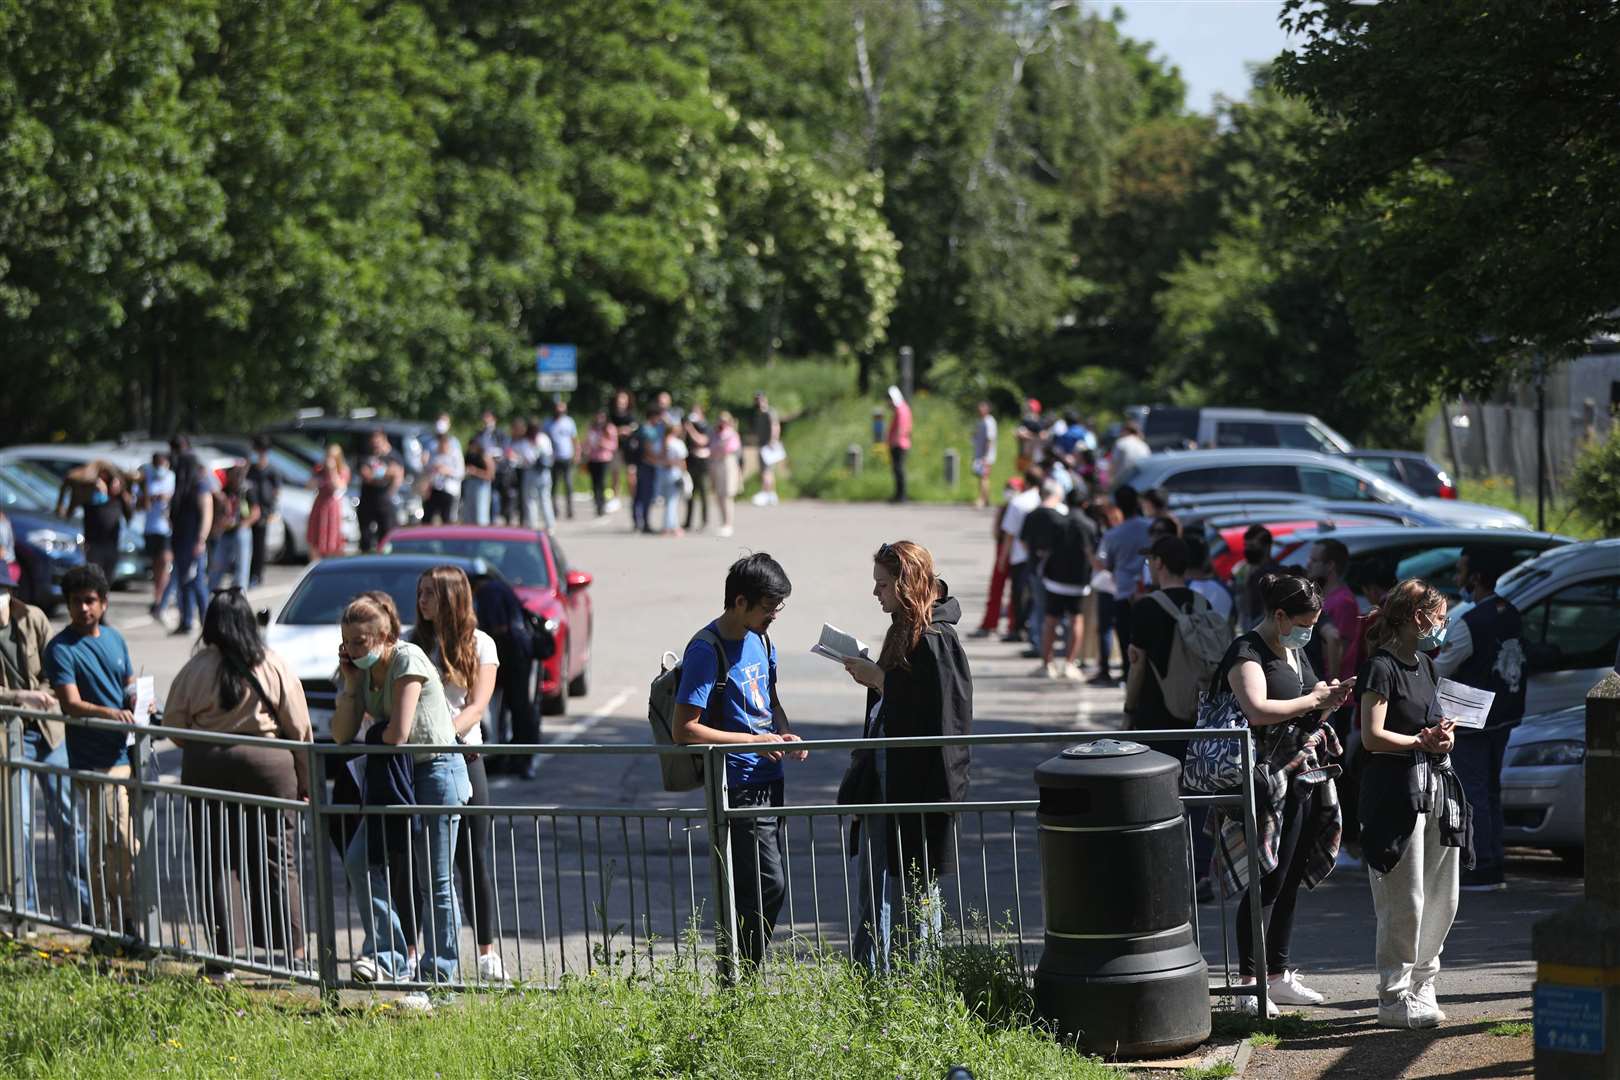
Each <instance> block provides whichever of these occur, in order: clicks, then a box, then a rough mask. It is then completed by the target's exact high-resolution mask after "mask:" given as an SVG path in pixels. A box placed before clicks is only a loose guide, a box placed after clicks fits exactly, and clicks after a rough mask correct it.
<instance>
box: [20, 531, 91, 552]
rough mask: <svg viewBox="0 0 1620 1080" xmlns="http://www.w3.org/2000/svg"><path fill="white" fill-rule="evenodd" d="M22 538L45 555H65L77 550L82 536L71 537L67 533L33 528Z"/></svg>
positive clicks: (82, 540)
mask: <svg viewBox="0 0 1620 1080" xmlns="http://www.w3.org/2000/svg"><path fill="white" fill-rule="evenodd" d="M23 539H25V540H27V541H28V542H29V543H30V544H33V545H34V546H35V547H37V548H39V549H40V550H41V551H43V552H44V553H45V554H47V555H66V554H67V553H68V552H70V551H77V550H78V547H79V545H80V544H81V543H83V542H84V538H83V537H71V536H69V535H68V534H67V533H59V532H53V531H51V530H50V529H35V530H33V531H32V532H30V533H27V534H25V535H24V537H23Z"/></svg>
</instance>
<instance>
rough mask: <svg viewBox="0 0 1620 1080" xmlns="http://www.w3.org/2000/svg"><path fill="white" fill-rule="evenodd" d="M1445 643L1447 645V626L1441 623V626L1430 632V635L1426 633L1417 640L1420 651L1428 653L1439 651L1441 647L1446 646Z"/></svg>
mask: <svg viewBox="0 0 1620 1080" xmlns="http://www.w3.org/2000/svg"><path fill="white" fill-rule="evenodd" d="M1445 643H1446V624H1445V623H1441V624H1440V625H1439V626H1437V627H1435V628H1434V629H1433V630H1430V631H1429V632H1428V633H1426V634H1424V635H1422V636H1421V637H1419V638H1418V640H1417V647H1418V649H1419V650H1421V651H1423V652H1428V651H1429V650H1430V649H1438V648H1439V647H1440V646H1442V645H1444V644H1445Z"/></svg>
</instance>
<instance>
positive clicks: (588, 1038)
mask: <svg viewBox="0 0 1620 1080" xmlns="http://www.w3.org/2000/svg"><path fill="white" fill-rule="evenodd" d="M0 975H3V978H0V1030H3V1035H0V1071H3V1072H4V1073H5V1074H6V1075H8V1076H20V1077H41V1078H43V1077H64V1078H66V1077H73V1078H76V1080H80V1078H82V1080H96V1078H108V1080H113V1078H118V1080H122V1078H124V1077H130V1076H157V1075H168V1074H178V1075H187V1076H238V1077H244V1078H259V1077H264V1078H270V1077H297V1078H299V1080H323V1078H333V1080H350V1078H353V1080H363V1078H367V1077H379V1078H389V1080H392V1078H395V1077H398V1076H401V1075H410V1076H442V1077H445V1078H460V1077H540V1076H544V1077H573V1078H580V1080H586V1078H593V1080H594V1078H603V1080H607V1078H614V1080H617V1078H630V1077H645V1076H682V1077H687V1076H689V1077H705V1078H715V1080H719V1078H729V1077H738V1076H750V1077H754V1076H757V1077H762V1078H800V1077H802V1078H806V1080H809V1078H820V1077H825V1076H827V1075H828V1062H829V1061H836V1062H837V1063H838V1064H837V1067H836V1068H835V1069H834V1070H833V1071H834V1072H835V1073H836V1074H837V1075H840V1076H862V1077H865V1076H900V1077H908V1078H918V1080H922V1078H933V1077H939V1076H942V1075H944V1073H945V1071H946V1069H947V1068H948V1067H949V1066H951V1065H954V1064H962V1065H966V1066H967V1067H968V1068H970V1069H971V1070H972V1071H973V1072H974V1074H975V1075H977V1076H1016V1077H1020V1078H1029V1080H1038V1078H1048V1077H1049V1078H1053V1080H1056V1078H1058V1077H1063V1078H1066V1080H1104V1078H1106V1077H1109V1076H1112V1075H1114V1074H1113V1071H1112V1070H1110V1069H1107V1068H1106V1067H1104V1066H1103V1065H1101V1064H1100V1063H1099V1062H1097V1061H1096V1060H1095V1059H1091V1058H1085V1057H1081V1056H1080V1055H1078V1054H1076V1053H1074V1052H1073V1051H1072V1050H1067V1049H1064V1048H1063V1047H1061V1046H1059V1045H1058V1044H1057V1043H1056V1042H1054V1041H1053V1040H1052V1039H1051V1038H1050V1037H1049V1036H1047V1035H1045V1034H1043V1033H1041V1032H1039V1031H1036V1030H1032V1029H1030V1028H1028V1027H1024V1026H997V1025H992V1024H986V1023H985V1022H984V1021H983V1020H982V1019H981V1018H980V1017H979V1016H977V1015H976V1014H975V1013H974V1012H973V1011H972V1010H970V1009H969V1008H968V1007H967V1006H966V1005H965V1004H964V1003H963V1001H962V999H961V998H960V997H958V996H957V995H956V994H955V993H953V992H952V991H951V990H949V989H948V988H947V987H945V986H943V985H942V984H941V983H940V981H939V980H938V979H937V978H935V977H932V976H930V975H928V974H926V973H924V972H922V971H914V972H910V973H906V974H902V975H900V976H896V977H892V978H890V979H887V980H885V981H884V983H883V984H882V986H881V987H873V986H871V985H870V984H869V981H868V979H867V977H866V976H864V975H863V974H861V973H859V972H858V971H856V970H855V969H853V968H851V967H849V966H848V965H845V964H841V963H838V962H837V961H836V960H828V961H827V962H825V963H821V964H791V965H782V966H781V968H780V970H776V969H774V968H773V970H772V971H771V973H770V975H769V976H768V977H767V978H763V979H755V980H750V981H747V982H744V983H743V984H741V985H739V986H738V987H737V988H735V989H734V990H730V991H721V990H718V989H717V988H716V987H714V986H713V984H712V982H711V981H710V980H708V979H706V978H703V977H700V976H698V975H695V974H693V973H691V972H690V970H686V971H676V970H668V971H662V972H660V973H659V975H658V977H657V978H656V980H653V981H644V980H627V979H622V978H619V979H616V978H612V977H608V976H604V975H600V974H598V975H594V976H587V977H584V978H568V979H565V980H564V982H563V984H562V986H561V987H560V988H559V989H557V990H554V991H544V990H542V991H533V990H517V991H514V992H511V993H507V994H499V995H468V996H466V997H464V998H463V999H462V1000H460V1001H458V1002H453V1003H452V1002H441V1004H440V1005H439V1007H438V1008H436V1009H435V1010H434V1011H433V1012H432V1013H431V1014H429V1015H425V1016H423V1015H411V1014H403V1013H401V1012H400V1011H398V1010H397V1009H394V1008H392V1007H390V1006H388V1005H386V1004H383V1005H376V1004H373V1005H371V1006H368V1007H365V1008H363V1009H361V1008H352V1009H345V1010H341V1011H323V1010H320V1009H317V1008H314V1007H310V1006H306V1005H303V1004H299V1003H297V1002H295V1001H289V1000H287V999H285V998H283V999H272V998H269V997H267V996H263V995H256V994H252V993H249V992H247V991H243V990H220V989H216V988H213V987H210V986H208V985H207V984H204V983H200V982H199V981H198V980H196V979H195V978H189V977H188V978H175V977H160V978H155V979H140V980H127V981H126V980H125V979H120V978H116V977H113V976H110V975H105V974H96V973H94V972H93V970H92V969H91V968H89V967H88V966H83V965H80V964H78V963H73V962H64V963H58V964H49V963H44V962H41V961H39V960H38V959H23V958H22V956H21V955H20V950H18V949H17V948H16V947H15V946H10V947H8V954H7V955H6V957H5V958H4V959H0ZM402 1064H403V1066H404V1068H403V1072H402Z"/></svg>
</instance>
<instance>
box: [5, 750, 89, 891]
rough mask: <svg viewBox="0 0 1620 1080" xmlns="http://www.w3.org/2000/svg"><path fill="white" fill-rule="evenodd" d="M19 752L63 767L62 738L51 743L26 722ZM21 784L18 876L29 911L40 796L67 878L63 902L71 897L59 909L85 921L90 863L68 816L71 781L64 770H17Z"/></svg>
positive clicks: (65, 760)
mask: <svg viewBox="0 0 1620 1080" xmlns="http://www.w3.org/2000/svg"><path fill="white" fill-rule="evenodd" d="M23 758H24V759H25V760H27V761H35V762H38V763H40V764H41V765H55V766H57V767H58V768H63V769H65V768H67V764H68V756H67V743H66V742H65V741H64V742H61V743H58V744H57V745H56V748H55V749H52V748H51V744H50V743H48V742H46V741H45V735H44V734H43V733H42V732H41V731H39V730H38V728H36V727H34V726H33V725H31V724H25V725H24V727H23ZM36 775H37V776H38V777H39V787H38V788H37V789H36V788H35V787H34V786H33V777H34V776H36ZM22 776H23V779H24V782H25V783H26V784H27V787H26V788H25V789H24V792H23V800H22V834H23V838H24V843H25V844H27V848H26V849H25V851H26V855H27V860H26V867H27V869H26V870H25V872H24V877H25V879H26V881H27V904H28V910H29V911H39V910H40V908H39V866H38V854H37V853H38V847H37V846H36V839H37V838H36V837H35V836H34V802H35V799H37V798H40V796H43V799H41V801H42V802H43V803H44V806H45V820H46V821H48V822H50V828H51V833H52V835H53V836H54V837H55V838H56V851H57V865H58V866H60V867H61V869H62V876H63V878H64V880H65V881H66V883H67V892H66V893H65V894H63V903H64V907H66V905H68V904H71V903H73V902H74V900H75V899H76V900H77V902H78V907H77V909H71V908H70V909H68V910H64V911H63V912H62V914H63V915H65V916H66V917H67V918H68V920H69V921H70V922H89V921H90V885H89V879H90V863H89V860H88V858H87V856H86V850H85V844H84V830H83V829H81V828H79V827H78V825H77V824H76V823H75V822H74V820H73V781H71V780H69V779H68V778H67V777H65V776H52V775H49V774H46V773H38V774H35V773H27V772H25V773H23V774H22Z"/></svg>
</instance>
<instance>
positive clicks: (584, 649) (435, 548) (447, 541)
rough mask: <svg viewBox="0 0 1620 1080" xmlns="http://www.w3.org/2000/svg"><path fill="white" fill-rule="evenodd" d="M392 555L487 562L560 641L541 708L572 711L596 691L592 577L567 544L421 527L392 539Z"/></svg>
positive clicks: (520, 532) (526, 533)
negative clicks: (575, 562)
mask: <svg viewBox="0 0 1620 1080" xmlns="http://www.w3.org/2000/svg"><path fill="white" fill-rule="evenodd" d="M387 550H388V551H389V552H390V553H392V554H402V555H403V554H408V555H412V556H433V557H439V556H445V555H452V556H456V557H458V558H471V559H482V560H483V561H485V562H487V563H489V564H490V565H491V566H493V567H495V569H497V570H499V571H500V573H501V576H502V577H504V578H506V580H507V581H510V582H511V583H512V587H513V588H514V589H515V590H517V594H518V595H519V596H520V597H522V599H523V606H524V607H525V608H526V609H527V610H529V611H530V612H532V613H533V614H534V615H536V616H537V617H538V618H539V619H540V620H541V621H542V622H543V624H544V626H545V628H546V629H547V630H548V631H550V633H551V635H552V637H553V638H554V639H555V640H556V643H557V648H556V651H555V652H554V653H553V654H552V655H551V657H550V658H549V659H547V660H546V661H545V662H544V674H543V676H542V679H541V699H540V701H541V709H542V711H543V712H545V713H547V714H557V713H563V712H566V711H567V709H568V699H569V698H570V697H583V696H584V695H585V694H586V693H588V692H589V689H590V671H591V632H592V628H593V624H594V613H593V611H592V606H591V597H590V591H589V590H590V584H591V575H590V574H587V573H585V572H584V571H583V570H574V569H570V568H569V565H568V560H567V558H566V557H565V556H564V554H563V549H562V545H561V544H559V543H557V541H556V540H555V539H554V538H553V537H552V536H551V534H549V533H547V532H545V531H543V530H539V529H521V528H515V527H508V526H500V525H415V526H408V527H406V528H402V529H395V530H394V531H393V532H391V533H389V534H388V548H387Z"/></svg>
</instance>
